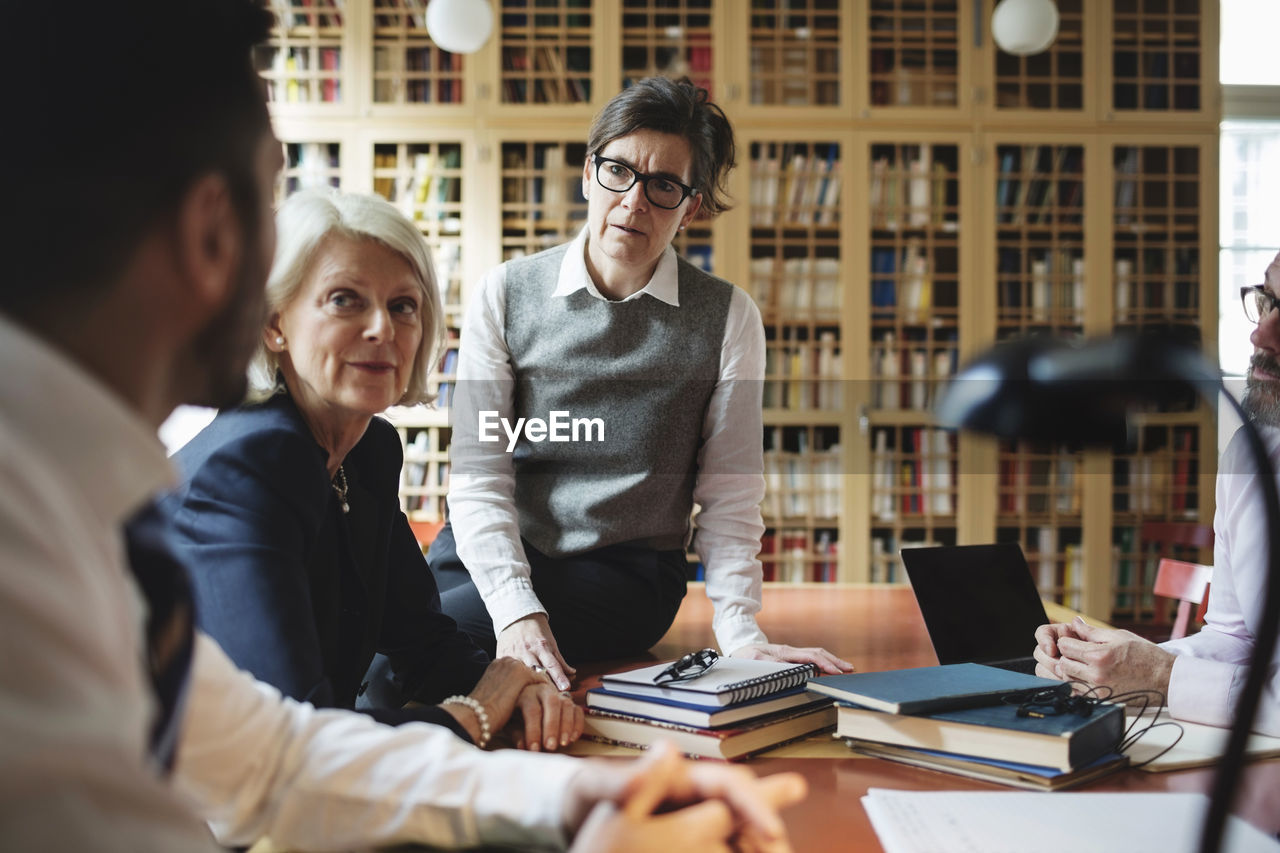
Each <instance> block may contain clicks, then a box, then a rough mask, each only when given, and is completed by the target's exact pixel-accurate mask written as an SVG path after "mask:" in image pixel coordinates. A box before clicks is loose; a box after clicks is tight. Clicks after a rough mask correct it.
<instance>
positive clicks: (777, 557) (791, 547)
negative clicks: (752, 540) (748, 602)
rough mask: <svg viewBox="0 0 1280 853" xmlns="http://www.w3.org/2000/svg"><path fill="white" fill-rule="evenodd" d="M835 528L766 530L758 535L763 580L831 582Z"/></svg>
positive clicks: (836, 547)
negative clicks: (761, 534)
mask: <svg viewBox="0 0 1280 853" xmlns="http://www.w3.org/2000/svg"><path fill="white" fill-rule="evenodd" d="M836 536H837V533H836V531H835V530H833V529H832V530H797V529H792V530H787V529H780V530H773V529H770V530H766V531H765V533H764V535H763V536H761V537H760V563H761V566H762V567H763V570H764V580H766V581H781V582H783V583H803V582H806V581H817V582H818V583H835V581H836V580H837V565H838V562H839V560H838V557H837V554H838V553H839V543H838V541H837V539H836Z"/></svg>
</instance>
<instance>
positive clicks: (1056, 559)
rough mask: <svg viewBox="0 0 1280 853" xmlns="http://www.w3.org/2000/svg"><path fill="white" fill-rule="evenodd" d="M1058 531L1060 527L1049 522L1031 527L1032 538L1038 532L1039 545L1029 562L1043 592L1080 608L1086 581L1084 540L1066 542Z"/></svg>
mask: <svg viewBox="0 0 1280 853" xmlns="http://www.w3.org/2000/svg"><path fill="white" fill-rule="evenodd" d="M1058 534H1059V530H1058V528H1056V527H1054V526H1052V525H1047V524H1046V525H1040V526H1038V527H1035V528H1032V529H1031V530H1028V531H1027V536H1028V538H1031V537H1032V536H1034V541H1035V547H1034V548H1032V549H1031V553H1030V554H1028V555H1027V564H1028V565H1029V566H1030V567H1031V571H1032V573H1033V574H1034V575H1035V579H1036V588H1037V589H1038V590H1040V595H1041V596H1043V597H1046V598H1052V599H1053V600H1055V601H1058V602H1059V603H1061V604H1065V605H1066V606H1067V607H1070V608H1073V609H1076V610H1078V609H1080V592H1081V587H1082V584H1083V581H1084V553H1083V551H1082V550H1081V547H1080V543H1078V542H1067V543H1063V542H1062V541H1061V539H1060V537H1059V535H1058Z"/></svg>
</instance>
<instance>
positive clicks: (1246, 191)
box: [1218, 0, 1280, 434]
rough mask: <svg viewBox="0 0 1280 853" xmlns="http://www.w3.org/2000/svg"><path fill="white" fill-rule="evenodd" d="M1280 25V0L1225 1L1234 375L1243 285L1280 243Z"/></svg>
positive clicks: (1224, 264)
mask: <svg viewBox="0 0 1280 853" xmlns="http://www.w3.org/2000/svg"><path fill="white" fill-rule="evenodd" d="M1277 28H1280V3H1259V2H1257V0H1222V45H1221V56H1222V59H1221V65H1220V68H1219V78H1220V79H1221V81H1222V83H1223V104H1224V107H1223V122H1222V135H1221V148H1220V152H1219V158H1220V159H1219V170H1218V171H1219V177H1218V183H1219V187H1218V192H1219V217H1220V218H1219V237H1218V245H1219V258H1218V293H1219V298H1218V305H1219V320H1218V361H1219V364H1220V365H1221V367H1222V369H1223V371H1224V372H1225V373H1227V374H1228V375H1229V376H1230V375H1234V376H1240V375H1242V374H1243V373H1244V372H1245V370H1246V369H1247V368H1248V365H1249V355H1250V354H1251V353H1252V351H1253V347H1252V345H1251V344H1250V343H1249V332H1250V330H1251V324H1250V323H1249V321H1248V320H1246V319H1245V317H1244V313H1243V312H1242V311H1241V310H1240V294H1239V291H1240V286H1241V285H1243V284H1257V283H1259V282H1260V281H1261V280H1262V273H1263V270H1265V269H1266V267H1267V264H1269V263H1270V262H1271V259H1272V258H1274V257H1275V254H1276V251H1277V250H1280V63H1277V62H1276V61H1275V48H1274V45H1273V44H1271V43H1270V41H1271V39H1272V36H1273V34H1274V33H1275V32H1276V30H1277ZM1223 431H1224V432H1226V430H1223ZM1228 434H1229V433H1228Z"/></svg>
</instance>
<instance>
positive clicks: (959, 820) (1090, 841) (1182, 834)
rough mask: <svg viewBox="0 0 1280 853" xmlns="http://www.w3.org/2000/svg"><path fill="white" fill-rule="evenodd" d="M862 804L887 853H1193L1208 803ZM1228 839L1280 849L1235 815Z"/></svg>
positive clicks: (958, 799) (1257, 848)
mask: <svg viewBox="0 0 1280 853" xmlns="http://www.w3.org/2000/svg"><path fill="white" fill-rule="evenodd" d="M862 805H863V808H865V809H866V811H867V815H868V817H870V818H871V825H872V827H874V828H875V831H876V836H877V837H878V838H879V839H880V844H881V845H882V846H883V847H884V849H885V853H1027V851H1035V853H1082V851H1088V853H1145V851H1151V853H1184V851H1185V853H1192V851H1194V850H1195V849H1196V847H1197V842H1198V841H1199V838H1200V826H1201V823H1202V822H1203V820H1204V813H1205V809H1206V808H1207V807H1208V805H1209V799H1208V798H1207V797H1205V796H1204V795H1203V794H1182V793H1127V794H1126V793H1118V794H1105V793H1070V792H1066V793H1064V792H1053V793H1036V792H1021V791H1010V792H1007V793H1005V792H998V791H996V792H992V791H895V790H890V789H886V788H872V789H870V790H869V791H868V792H867V795H866V796H865V797H863V798H862ZM1224 841H1225V843H1224V844H1223V845H1222V850H1223V851H1224V853H1276V851H1280V841H1277V840H1275V839H1274V838H1268V837H1267V836H1266V835H1264V834H1263V833H1262V832H1260V831H1259V830H1257V829H1256V828H1254V827H1253V826H1250V825H1249V824H1247V823H1245V822H1244V821H1242V820H1240V819H1239V818H1236V817H1231V818H1228V824H1227V836H1226V838H1225V839H1224Z"/></svg>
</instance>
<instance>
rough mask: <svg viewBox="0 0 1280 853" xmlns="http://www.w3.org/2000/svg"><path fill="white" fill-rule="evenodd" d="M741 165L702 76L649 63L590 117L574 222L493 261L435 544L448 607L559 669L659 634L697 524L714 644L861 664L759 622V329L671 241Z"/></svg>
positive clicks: (481, 291) (475, 301)
mask: <svg viewBox="0 0 1280 853" xmlns="http://www.w3.org/2000/svg"><path fill="white" fill-rule="evenodd" d="M733 166H734V139H733V131H732V128H731V127H730V125H729V121H728V119H727V118H726V117H725V115H724V112H723V111H722V110H721V109H720V108H719V107H717V106H716V105H715V104H713V103H711V102H709V101H708V99H707V92H706V90H704V89H700V88H698V87H696V86H694V85H693V84H692V83H690V82H689V81H688V80H687V79H684V80H679V81H674V80H669V79H665V78H659V77H652V78H648V79H645V80H641V81H640V82H638V83H636V84H635V85H633V86H631V87H630V88H628V89H626V90H624V91H623V92H621V93H620V94H618V95H617V96H615V97H614V98H613V99H612V100H611V101H610V102H609V103H608V104H606V105H605V107H604V109H603V110H601V112H600V114H599V115H598V116H597V117H596V119H595V121H594V122H593V124H592V126H591V129H590V132H589V135H588V140H587V157H586V161H585V163H584V164H583V170H582V192H583V195H584V196H585V197H586V199H587V224H586V227H584V228H583V229H582V231H581V232H580V233H579V234H578V236H577V237H576V238H575V239H574V240H573V241H571V242H569V243H568V244H565V245H561V246H558V247H556V248H554V249H550V250H547V251H544V252H540V253H538V254H535V255H532V256H529V257H523V258H518V259H514V260H511V261H508V262H507V263H505V264H502V265H501V266H499V267H497V268H496V269H494V270H492V271H491V272H490V273H489V274H487V275H486V276H485V277H484V279H483V280H482V281H481V282H480V284H479V286H478V287H477V288H476V290H475V292H474V293H473V296H472V301H471V303H470V306H469V309H468V311H467V314H466V318H465V320H464V323H463V329H462V340H461V347H460V352H459V358H458V386H457V390H456V391H455V396H454V424H453V427H454V433H453V440H452V445H451V455H452V470H451V476H450V489H449V512H450V523H449V524H448V525H446V526H445V528H444V529H443V530H442V531H441V533H440V535H439V536H438V537H437V539H436V540H435V542H434V543H433V544H432V547H431V550H430V553H429V554H428V562H429V563H430V565H431V568H432V570H433V571H434V572H435V574H436V578H437V581H438V583H439V585H440V588H441V592H442V606H443V608H444V610H445V612H446V613H448V614H449V615H451V616H453V618H454V619H455V620H457V621H458V624H459V627H461V628H462V629H463V630H465V631H467V632H468V633H470V634H471V635H472V637H473V638H474V639H475V640H476V641H477V643H478V644H480V645H481V646H482V647H483V648H487V649H488V650H489V652H490V653H496V654H498V655H506V656H510V657H515V658H517V659H520V660H523V661H525V662H526V663H528V664H530V665H533V666H541V667H545V668H546V670H547V671H548V672H549V673H550V675H551V677H552V679H553V680H554V681H555V682H556V684H557V685H558V686H559V687H560V688H561V689H564V688H566V687H568V686H569V678H570V676H572V675H573V673H574V671H575V670H574V668H573V666H572V665H571V664H573V663H575V662H580V661H586V660H601V659H611V658H619V657H626V656H633V655H636V654H639V653H642V652H644V651H645V650H647V649H648V648H650V647H651V646H652V645H654V644H655V643H656V642H657V641H658V640H659V639H660V638H661V637H662V636H663V634H664V633H666V631H667V629H668V628H669V627H670V626H671V623H672V621H673V620H674V619H675V616H676V612H677V611H678V610H679V608H680V602H681V600H682V599H683V598H684V594H685V586H686V557H685V548H686V546H687V545H688V544H689V542H690V536H692V542H693V545H694V547H695V549H696V550H697V552H698V555H699V557H700V558H701V560H702V563H703V565H704V566H705V567H706V589H707V594H708V596H709V597H710V598H711V601H712V602H713V604H714V606H715V618H714V630H715V633H716V639H717V641H718V643H719V645H720V647H721V649H722V651H724V652H725V653H727V654H733V655H739V656H745V657H754V658H769V659H776V660H786V661H797V662H812V663H815V664H817V665H818V667H819V668H820V669H821V670H822V671H824V672H830V673H835V672H841V671H848V670H850V669H852V667H851V666H850V665H849V664H848V663H846V662H845V661H843V660H841V659H839V658H837V657H836V656H834V655H832V654H830V653H829V652H827V651H825V650H823V649H816V648H794V647H792V646H787V645H781V644H772V643H769V642H768V641H767V639H766V637H765V635H764V633H763V632H761V630H760V628H759V627H758V626H757V624H756V619H755V614H756V612H757V611H758V610H759V609H760V589H761V568H760V563H759V561H758V560H757V554H758V553H759V551H760V536H761V534H762V533H763V532H764V525H763V524H762V521H761V516H760V501H761V499H762V498H763V496H764V477H763V452H762V441H761V435H762V432H763V426H762V418H761V386H762V381H763V378H764V354H765V346H764V330H763V326H762V323H761V320H760V313H759V311H758V310H757V308H756V306H755V304H754V303H752V301H751V299H750V297H748V296H747V294H746V293H745V292H744V291H743V290H741V289H739V288H736V287H734V286H733V285H732V284H730V283H728V282H726V281H723V280H721V279H718V278H716V277H714V276H712V275H709V274H707V273H704V272H702V271H701V270H699V269H698V268H697V267H695V266H694V265H693V264H691V263H689V262H688V261H686V260H684V259H683V258H681V257H679V256H678V255H677V254H676V252H675V250H674V249H673V248H672V247H671V241H672V239H673V238H674V237H675V236H676V234H677V233H678V232H680V231H683V230H684V229H685V228H687V227H688V225H689V223H691V222H692V221H693V220H694V218H695V217H697V216H699V215H702V216H704V217H708V216H714V215H715V214H717V213H719V212H720V211H722V210H724V209H726V207H727V204H726V198H725V182H726V179H727V176H728V173H729V171H730V170H731V169H732V168H733ZM695 504H697V505H698V506H699V507H700V512H699V515H698V518H697V528H696V530H694V529H692V525H691V523H690V516H691V513H692V510H693V507H694V505H695Z"/></svg>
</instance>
